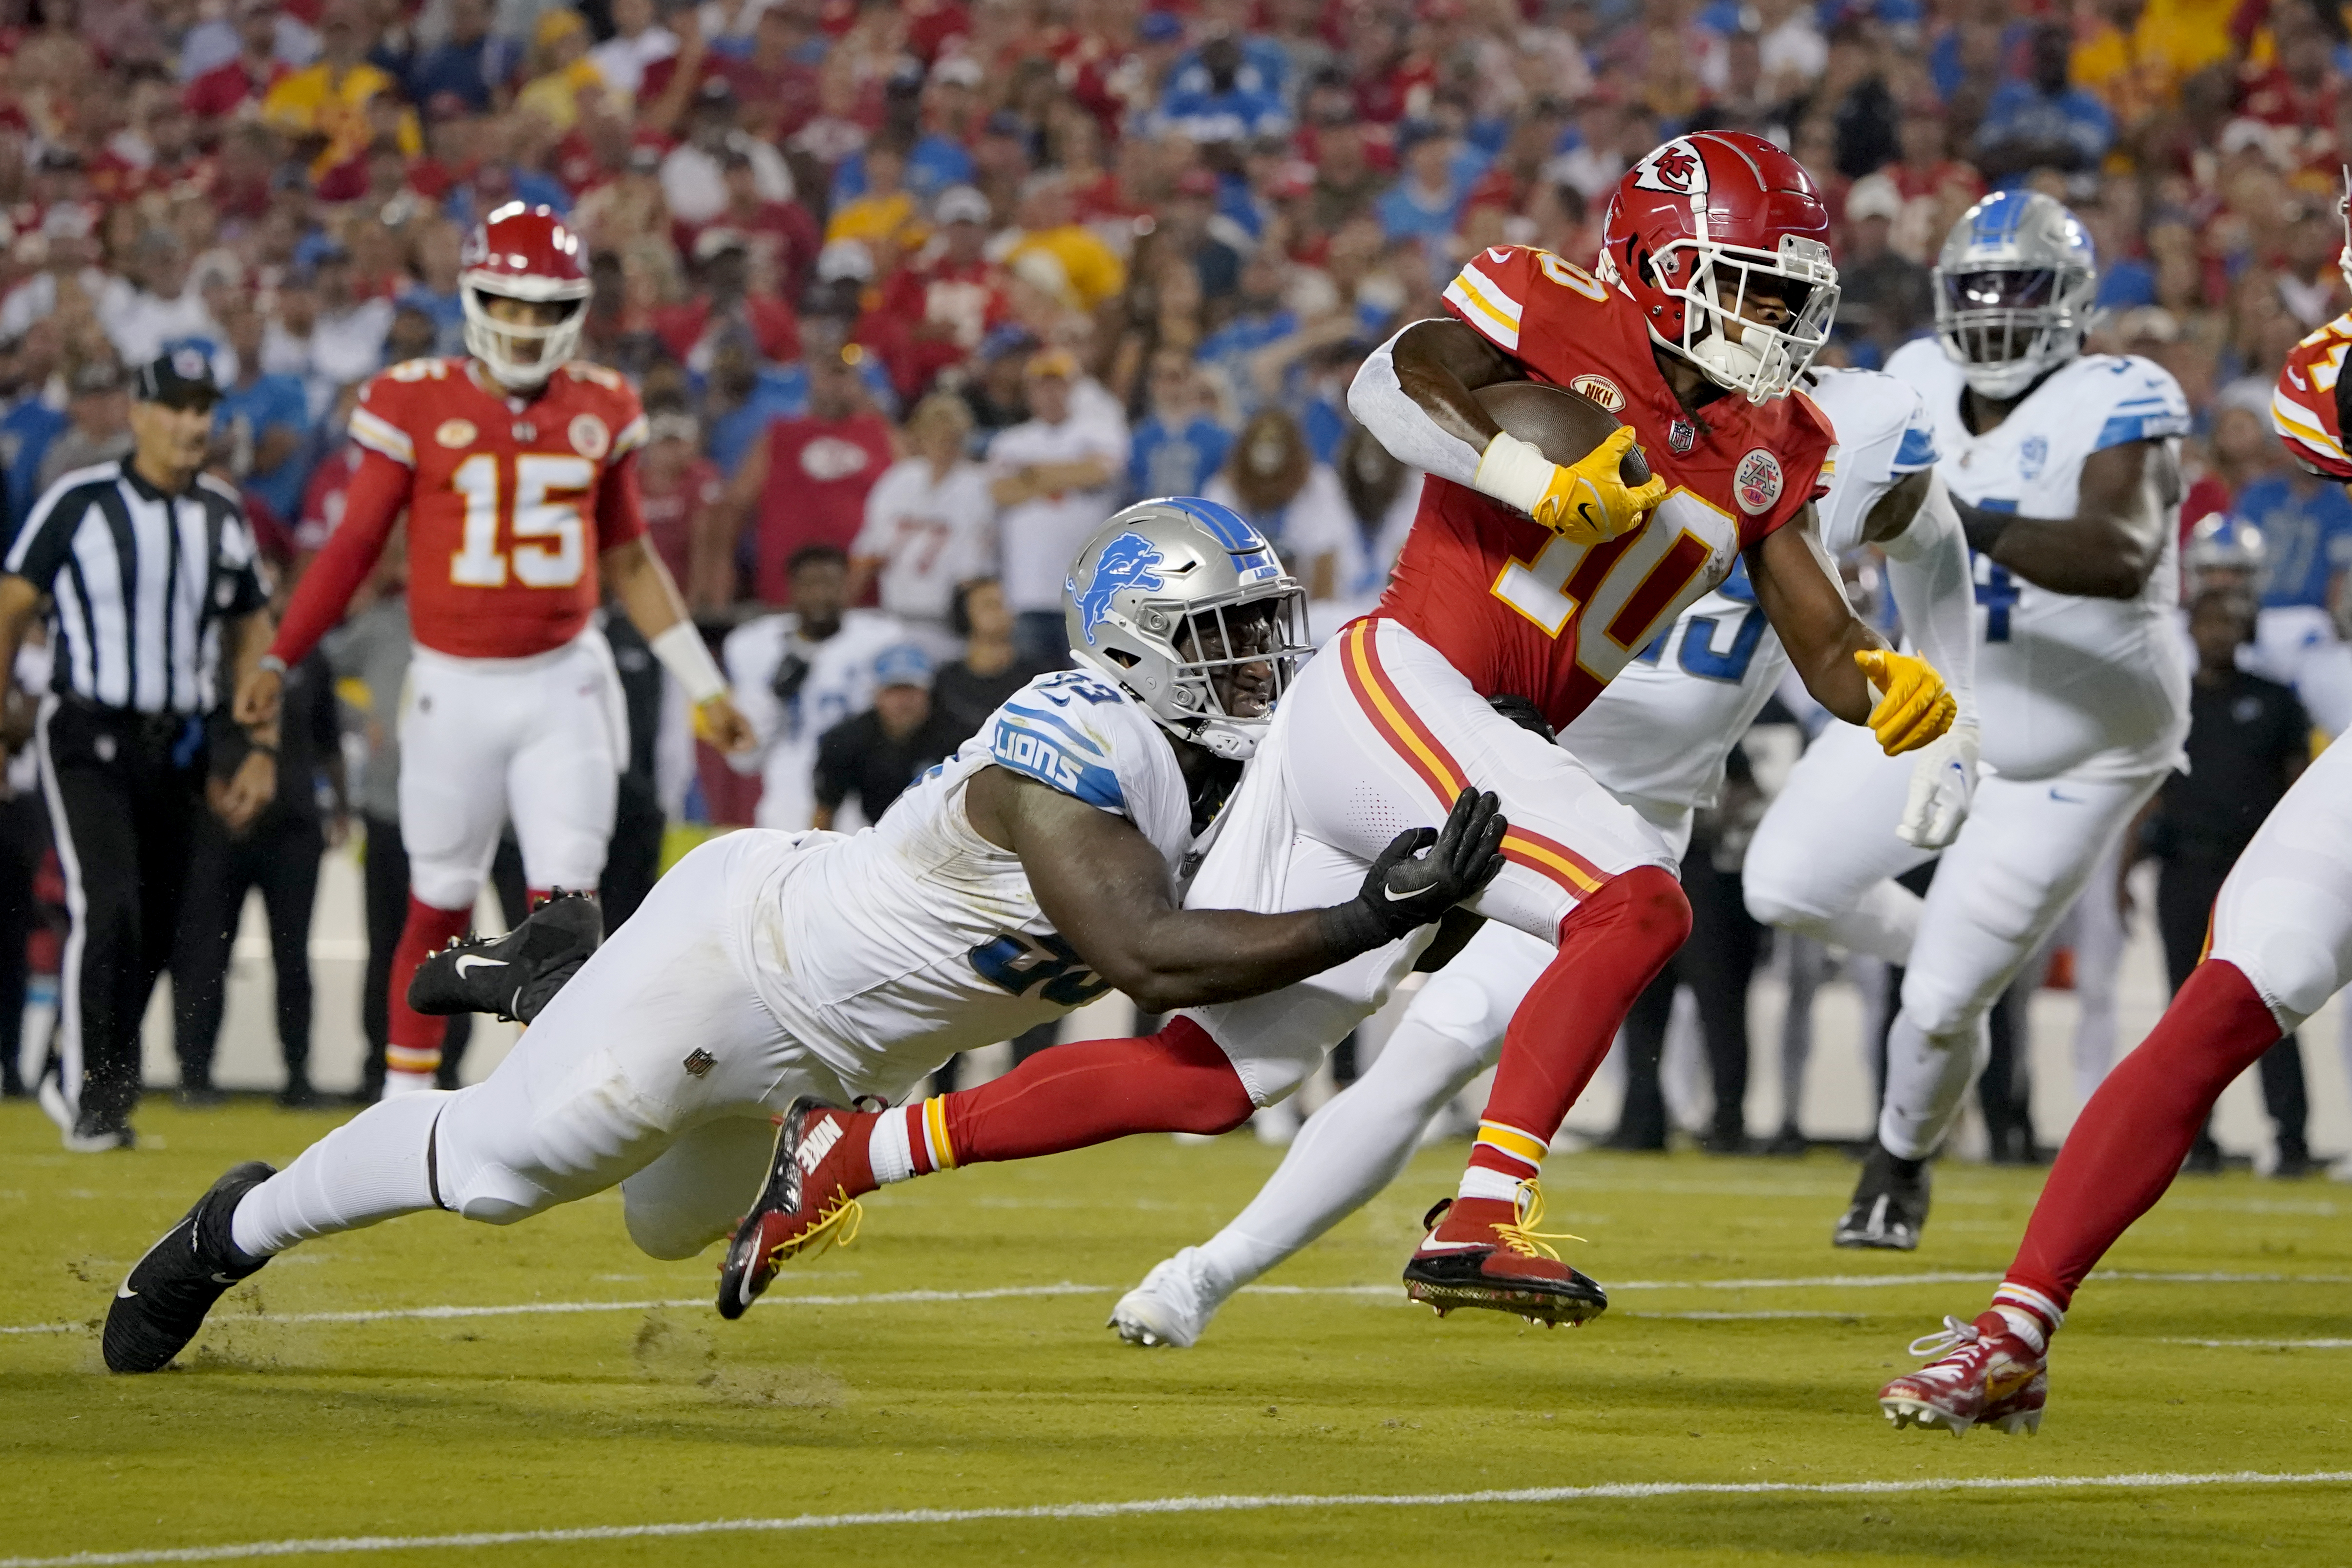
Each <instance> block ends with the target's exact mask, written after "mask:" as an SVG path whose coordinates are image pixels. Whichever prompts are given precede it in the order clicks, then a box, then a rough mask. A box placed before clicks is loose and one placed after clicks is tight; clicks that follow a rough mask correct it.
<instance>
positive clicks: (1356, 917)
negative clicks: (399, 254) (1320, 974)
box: [1323, 898, 1396, 962]
mask: <svg viewBox="0 0 2352 1568" xmlns="http://www.w3.org/2000/svg"><path fill="white" fill-rule="evenodd" d="M1323 936H1324V938H1325V940H1327V941H1328V942H1329V943H1330V944H1331V946H1333V947H1335V948H1337V949H1339V952H1340V953H1341V955H1342V956H1343V957H1344V958H1352V957H1354V956H1356V955H1358V954H1359V953H1369V952H1370V951H1371V950H1372V949H1373V948H1375V947H1385V946H1388V945H1389V944H1390V943H1391V942H1393V941H1394V940H1396V938H1395V937H1393V936H1391V935H1390V934H1389V928H1388V922H1386V921H1385V920H1382V919H1381V917H1380V915H1379V913H1378V912H1377V911H1375V910H1371V909H1368V908H1366V907H1365V906H1364V901H1363V900H1362V899H1360V898H1353V899H1349V901H1348V902H1347V903H1345V904H1332V905H1331V906H1330V907H1329V908H1328V909H1326V910H1324V912H1323ZM1337 961H1339V960H1335V962H1337Z"/></svg>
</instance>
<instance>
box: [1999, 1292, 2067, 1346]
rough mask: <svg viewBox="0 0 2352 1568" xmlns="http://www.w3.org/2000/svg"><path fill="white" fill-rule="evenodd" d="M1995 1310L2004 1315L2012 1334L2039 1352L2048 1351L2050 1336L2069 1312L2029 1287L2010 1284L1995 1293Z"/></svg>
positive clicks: (2004, 1320)
mask: <svg viewBox="0 0 2352 1568" xmlns="http://www.w3.org/2000/svg"><path fill="white" fill-rule="evenodd" d="M1992 1310H1993V1311H1994V1312H1999V1313H2000V1315H2001V1320H2002V1321H2003V1322H2006V1323H2008V1324H2009V1329H2010V1332H2011V1333H2013V1334H2015V1335H2016V1336H2017V1337H2018V1338H2020V1339H2021V1340H2023V1341H2024V1342H2025V1343H2028V1344H2030V1345H2032V1347H2033V1348H2034V1349H2035V1350H2042V1351H2046V1350H2048V1349H2049V1348H2050V1336H2051V1335H2052V1334H2053V1333H2057V1332H2058V1330H2059V1327H2060V1325H2061V1324H2063V1323H2064V1322H2065V1321H2066V1310H2065V1309H2064V1308H2063V1307H2061V1306H2060V1305H2059V1304H2058V1303H2057V1302H2055V1301H2052V1300H2051V1299H2050V1298H2049V1297H2047V1296H2045V1295H2043V1294H2042V1292H2041V1291H2037V1290H2034V1289H2033V1288H2032V1287H2031V1286H2029V1285H2017V1284H2011V1282H2009V1281H2006V1280H2004V1281H2001V1286H2000V1290H1998V1291H1994V1292H1993V1293H1992Z"/></svg>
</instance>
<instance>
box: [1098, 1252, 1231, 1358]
mask: <svg viewBox="0 0 2352 1568" xmlns="http://www.w3.org/2000/svg"><path fill="white" fill-rule="evenodd" d="M1222 1305H1223V1297H1220V1296H1218V1295H1216V1294H1215V1293H1214V1292H1213V1291H1212V1290H1211V1288H1210V1285H1209V1282H1208V1281H1207V1280H1205V1279H1203V1278H1202V1271H1201V1249H1199V1248H1197V1247H1187V1248H1185V1249H1183V1250H1182V1251H1181V1252H1179V1253H1177V1254H1176V1256H1174V1257H1173V1258H1171V1259H1168V1260H1165V1261H1163V1262H1160V1263H1155V1264H1153V1265H1152V1268H1151V1272H1150V1273H1149V1274H1146V1275H1145V1276H1144V1277H1143V1283H1141V1284H1140V1285H1138V1286H1137V1287H1136V1288H1135V1289H1133V1290H1132V1291H1129V1292H1128V1293H1127V1294H1125V1295H1124V1296H1121V1297H1120V1298H1119V1299H1118V1305H1117V1306H1115V1307H1113V1308H1112V1309H1111V1310H1110V1322H1109V1323H1108V1325H1107V1326H1108V1327H1110V1328H1114V1329H1117V1330H1118V1337H1119V1338H1120V1339H1121V1340H1123V1341H1125V1342H1126V1343H1129V1344H1132V1345H1139V1346H1140V1347H1142V1348H1144V1349H1146V1350H1156V1349H1159V1348H1160V1347H1162V1346H1167V1347H1170V1348H1173V1349H1176V1350H1190V1349H1191V1348H1192V1343H1193V1342H1194V1341H1196V1340H1198V1339H1199V1338H1200V1337H1201V1335H1202V1332H1203V1331H1205V1330H1206V1329H1207V1328H1208V1326H1209V1320H1210V1319H1211V1318H1213V1317H1214V1316H1215V1315H1216V1312H1217V1309H1218V1307H1220V1306H1222Z"/></svg>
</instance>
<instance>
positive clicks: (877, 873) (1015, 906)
mask: <svg viewBox="0 0 2352 1568" xmlns="http://www.w3.org/2000/svg"><path fill="white" fill-rule="evenodd" d="M991 767H995V768H1004V769H1005V770H1006V771H1008V772H1011V773H1014V774H1017V775H1019V776H1020V777H1022V778H1024V779H1034V780H1035V781H1036V782H1038V783H1040V784H1043V785H1045V786H1046V787H1047V788H1049V789H1057V790H1059V791H1061V792H1062V793H1064V794H1066V795H1069V796H1072V797H1073V798H1075V799H1076V800H1083V801H1085V802H1086V803H1087V805H1090V806H1093V807H1095V808H1096V809H1097V810H1103V811H1108V812H1110V813H1111V814H1113V815H1114V816H1120V817H1125V818H1126V819H1127V820H1128V821H1130V822H1132V823H1134V824H1135V826H1136V828H1137V830H1138V831H1140V832H1141V833H1142V834H1143V835H1144V837H1146V838H1147V839H1149V840H1150V841H1151V843H1152V846H1153V847H1154V848H1155V849H1157V850H1159V851H1160V853H1161V854H1162V855H1163V856H1165V857H1166V858H1167V861H1168V864H1169V868H1170V871H1171V874H1172V873H1173V872H1174V871H1175V869H1176V868H1177V866H1178V865H1179V864H1180V863H1181V861H1182V859H1183V856H1184V853H1185V852H1186V850H1187V849H1188V848H1189V847H1190V845H1191V843H1192V803H1191V800H1190V797H1189V794H1188V791H1187V790H1186V789H1185V785H1184V777H1183V773H1182V770H1181V768H1179V766H1178V764H1177V760H1176V752H1175V747H1174V746H1173V744H1172V743H1171V741H1170V740H1169V738H1168V736H1167V734H1166V732H1165V731H1163V730H1161V729H1160V727H1159V725H1158V724H1156V723H1155V722H1154V721H1153V720H1152V718H1151V716H1150V714H1149V713H1148V712H1146V711H1145V709H1144V707H1143V706H1142V705H1141V704H1139V703H1138V702H1136V701H1135V700H1134V699H1133V698H1131V697H1129V696H1128V695H1127V694H1125V693H1124V692H1122V691H1120V690H1119V689H1118V687H1116V686H1113V685H1110V684H1109V683H1108V682H1106V681H1104V680H1102V679H1100V678H1099V677H1097V676H1096V675H1094V674H1089V673H1087V672H1085V671H1078V670H1067V671H1063V672H1061V673H1059V674H1051V675H1041V676H1039V677H1038V678H1037V679H1036V680H1034V681H1032V682H1031V683H1030V684H1029V685H1026V686H1024V687H1023V688H1022V689H1021V690H1020V691H1019V692H1017V693H1015V694H1014V695H1013V698H1012V700H1011V701H1009V702H1007V703H1006V704H1005V705H1004V706H1003V707H1001V708H999V709H997V710H996V712H995V713H994V714H992V716H990V717H989V720H988V722H987V723H986V724H984V725H982V727H981V730H980V733H979V734H978V735H976V736H974V737H972V738H971V739H970V740H968V741H966V742H964V744H963V746H962V747H961V748H960V749H959V750H958V751H957V752H956V754H955V755H954V756H953V757H951V758H949V759H948V760H947V761H945V762H943V763H941V764H940V766H939V767H937V768H933V769H932V770H931V771H930V772H929V773H928V774H926V775H925V776H924V777H923V778H922V779H919V780H917V781H916V783H915V784H914V785H913V786H912V787H910V788H909V789H908V790H907V792H906V793H905V794H903V795H901V796H900V797H899V798H898V800H897V802H896V803H895V804H893V805H892V806H891V808H890V809H889V810H887V811H886V812H884V813H883V816H882V820H881V821H879V822H877V823H876V824H875V826H874V827H873V828H871V829H869V830H868V831H865V832H863V833H859V834H857V835H856V836H855V837H851V838H842V837H836V836H835V835H832V834H822V835H812V836H810V837H809V838H807V839H806V840H804V841H803V842H804V845H805V848H804V849H803V850H802V851H801V852H797V853H794V854H792V855H790V856H788V857H786V858H785V859H784V860H783V861H782V862H781V863H780V864H779V865H778V867H777V869H776V870H775V871H774V872H773V873H772V874H771V876H770V877H769V878H768V880H767V882H766V884H765V885H763V886H762V887H761V889H760V890H759V892H758V894H757V895H756V896H755V898H754V900H753V904H752V908H753V910H754V915H753V917H752V919H753V932H752V936H751V950H752V953H753V955H754V967H755V970H756V973H757V977H758V984H759V987H760V990H761V995H762V997H763V998H765V999H766V1001H767V1003H768V1005H769V1006H770V1007H771V1008H772V1009H774V1011H775V1013H776V1016H777V1017H778V1018H779V1019H782V1020H783V1022H784V1025H785V1027H786V1028H787V1029H789V1030H791V1031H792V1033H793V1035H794V1036H795V1037H796V1038H797V1039H798V1040H801V1041H802V1043H803V1044H804V1045H806V1046H807V1047H808V1048H809V1049H810V1051H813V1052H814V1054H815V1055H817V1056H818V1057H819V1058H821V1059H822V1060H824V1061H825V1062H826V1063H827V1064H828V1065H829V1066H831V1067H833V1068H834V1069H835V1071H838V1072H839V1073H840V1074H841V1076H842V1079H843V1081H844V1082H855V1083H863V1084H866V1085H868V1086H869V1092H875V1093H880V1094H883V1095H884V1096H885V1097H886V1098H891V1099H895V1098H897V1096H898V1094H900V1093H903V1092H905V1091H906V1090H908V1089H909V1088H911V1087H912V1086H913V1085H914V1084H915V1082H917V1081H918V1080H919V1079H920V1078H921V1077H922V1076H923V1075H924V1074H925V1073H927V1072H929V1071H931V1070H932V1069H933V1068H935V1067H937V1066H938V1065H939V1064H940V1062H942V1061H946V1060H947V1059H948V1058H949V1057H950V1056H952V1055H953V1054H955V1053H956V1052H957V1051H969V1050H971V1048H973V1047H975V1046H981V1045H986V1044H988V1043H990V1042H991V1041H992V1040H1009V1039H1011V1038H1013V1036H1014V1035H1017V1034H1019V1033H1021V1032H1022V1031H1023V1030H1027V1029H1030V1028H1032V1027H1034V1026H1035V1025H1037V1024H1040V1023H1044V1022H1045V1021H1047V1020H1049V1019H1055V1018H1059V1017H1060V1016H1061V1015H1062V1014H1064V1013H1066V1012H1068V1011H1069V1010H1070V1009H1073V1008H1076V1007H1079V1006H1082V1005H1083V1004H1085V1003H1087V1002H1089V1001H1092V1000H1093V999H1094V998H1096V997H1097V996H1100V995H1101V994H1102V993H1103V992H1104V991H1105V990H1106V989H1108V987H1107V986H1106V985H1105V984H1104V983H1103V981H1101V980H1100V979H1098V978H1097V977H1096V976H1095V975H1094V973H1093V972H1092V971H1091V970H1089V969H1088V968H1087V967H1086V964H1085V962H1084V960H1082V959H1080V958H1079V956H1077V951H1076V948H1074V947H1073V946H1071V945H1070V944H1069V942H1068V940H1067V939H1066V938H1065V937H1064V936H1062V935H1061V934H1060V933H1059V932H1056V931H1055V929H1054V928H1053V926H1052V925H1051V924H1049V923H1048V922H1047V921H1046V919H1045V916H1044V915H1042V914H1041V913H1040V912H1039V910H1038V907H1037V900H1036V896H1035V894H1034V893H1033V892H1031V890H1030V887H1029V878H1028V874H1027V873H1025V872H1024V870H1023V869H1022V865H1021V860H1020V857H1019V856H1017V855H1015V854H1014V853H1013V852H1012V851H1010V850H1004V849H999V848H998V847H997V846H996V845H994V844H992V843H990V842H989V841H987V840H985V839H983V838H982V837H981V836H980V834H979V833H978V832H976V831H973V829H972V826H971V821H970V820H969V818H968V817H967V816H966V815H965V811H964V795H965V790H966V789H967V787H968V786H969V785H970V784H971V779H972V776H973V775H974V774H976V773H978V772H979V771H980V770H981V769H982V768H991Z"/></svg>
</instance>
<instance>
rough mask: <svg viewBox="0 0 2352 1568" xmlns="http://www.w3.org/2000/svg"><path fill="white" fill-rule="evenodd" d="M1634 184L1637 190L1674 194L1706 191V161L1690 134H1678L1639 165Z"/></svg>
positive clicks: (1696, 193)
mask: <svg viewBox="0 0 2352 1568" xmlns="http://www.w3.org/2000/svg"><path fill="white" fill-rule="evenodd" d="M1633 185H1634V188H1635V189H1637V190H1643V191H1664V192H1666V193H1668V194H1670V195H1675V196H1700V195H1705V194H1706V160H1705V159H1703V158H1701V157H1700V156H1699V155H1698V149H1697V148H1696V147H1694V146H1692V145H1691V144H1690V141H1689V139H1688V138H1686V137H1681V136H1677V137H1675V139H1674V140H1673V141H1669V142H1667V143H1666V144H1665V145H1664V147H1661V148H1659V149H1658V150H1657V151H1656V152H1653V153H1651V154H1650V155H1649V156H1648V157H1647V158H1644V159H1643V160H1642V162H1640V163H1639V164H1638V165H1636V167H1635V168H1634V171H1633Z"/></svg>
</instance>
